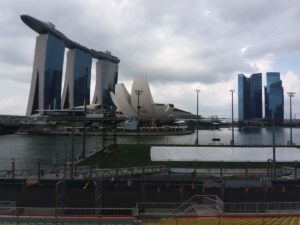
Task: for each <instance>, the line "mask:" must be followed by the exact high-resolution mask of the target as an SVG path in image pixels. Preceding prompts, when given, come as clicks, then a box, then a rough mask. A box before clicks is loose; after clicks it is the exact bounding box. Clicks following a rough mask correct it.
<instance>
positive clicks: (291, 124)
mask: <svg viewBox="0 0 300 225" xmlns="http://www.w3.org/2000/svg"><path fill="white" fill-rule="evenodd" d="M287 94H288V96H289V97H290V145H293V118H292V97H294V96H295V94H296V93H295V92H288V93H287Z"/></svg>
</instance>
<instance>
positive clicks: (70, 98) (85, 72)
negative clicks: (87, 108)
mask: <svg viewBox="0 0 300 225" xmlns="http://www.w3.org/2000/svg"><path fill="white" fill-rule="evenodd" d="M91 66H92V56H91V55H90V54H89V53H87V52H84V51H82V50H80V49H76V48H75V49H70V50H69V51H68V54H67V69H66V79H65V83H64V89H63V97H62V105H61V107H62V108H63V109H70V108H73V107H76V106H82V105H84V103H86V104H87V105H88V104H90V83H91Z"/></svg>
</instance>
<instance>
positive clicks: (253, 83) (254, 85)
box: [249, 73, 263, 119]
mask: <svg viewBox="0 0 300 225" xmlns="http://www.w3.org/2000/svg"><path fill="white" fill-rule="evenodd" d="M249 81H250V88H249V89H250V118H251V119H255V118H262V117H263V115H262V74H261V73H256V74H252V75H251V77H250V79H249Z"/></svg>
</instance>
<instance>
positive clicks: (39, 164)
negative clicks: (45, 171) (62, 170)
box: [37, 161, 41, 183]
mask: <svg viewBox="0 0 300 225" xmlns="http://www.w3.org/2000/svg"><path fill="white" fill-rule="evenodd" d="M37 172H38V174H37V175H38V183H40V180H41V163H40V161H38V171H37Z"/></svg>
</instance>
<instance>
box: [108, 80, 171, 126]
mask: <svg viewBox="0 0 300 225" xmlns="http://www.w3.org/2000/svg"><path fill="white" fill-rule="evenodd" d="M110 95H111V98H112V100H113V103H114V104H115V106H116V107H117V110H118V111H120V112H121V113H123V114H124V115H125V116H127V117H128V118H137V117H138V113H139V118H140V119H141V120H144V121H151V120H164V119H168V118H169V115H170V114H171V113H172V112H173V109H174V105H173V104H157V103H154V101H153V97H152V95H151V91H150V87H149V84H148V81H147V79H146V77H143V76H139V77H136V78H135V79H134V81H133V85H132V89H131V93H130V94H129V92H128V91H127V89H126V88H125V86H124V84H123V83H119V84H116V86H115V93H113V92H110ZM138 111H139V112H138Z"/></svg>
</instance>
